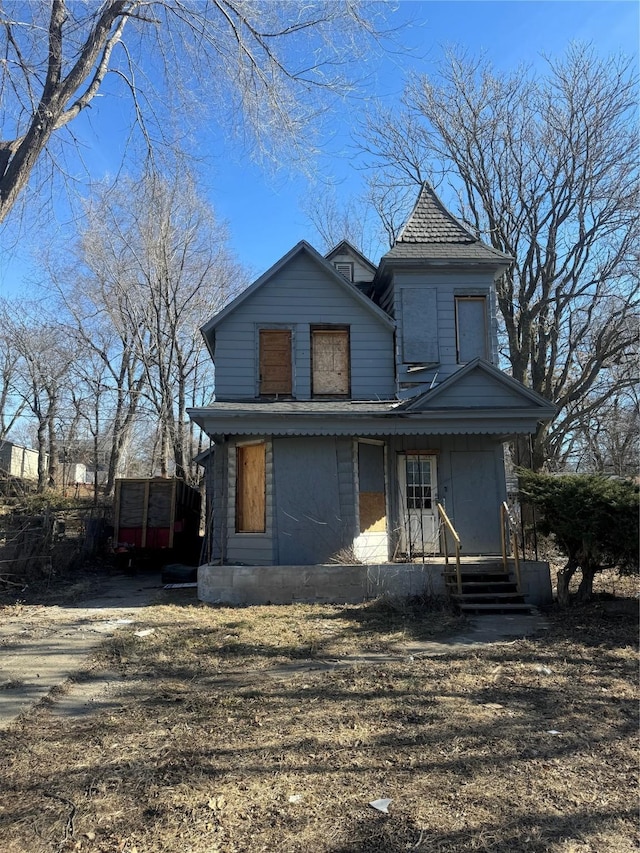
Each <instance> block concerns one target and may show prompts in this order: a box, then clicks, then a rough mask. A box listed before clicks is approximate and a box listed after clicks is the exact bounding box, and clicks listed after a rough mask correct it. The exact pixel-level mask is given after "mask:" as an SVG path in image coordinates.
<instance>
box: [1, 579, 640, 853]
mask: <svg viewBox="0 0 640 853" xmlns="http://www.w3.org/2000/svg"><path fill="white" fill-rule="evenodd" d="M616 583H618V586H617V587H616V595H614V594H613V593H610V592H607V590H606V589H604V588H601V589H600V590H599V591H600V592H603V593H605V595H604V596H603V597H601V598H599V599H598V600H597V601H596V602H595V603H594V604H593V605H591V606H590V607H588V608H581V609H580V610H574V611H569V612H565V613H559V612H555V611H551V612H549V613H548V614H546V624H547V626H548V628H547V630H544V631H540V632H539V633H538V634H536V635H535V636H532V637H529V638H527V639H523V638H521V637H518V636H517V635H516V636H513V637H510V638H505V637H502V638H500V640H499V641H498V642H488V643H487V642H483V643H477V642H476V643H472V642H470V641H469V640H470V631H469V625H468V624H467V623H465V622H461V621H460V620H459V618H458V617H455V616H454V615H452V614H451V613H449V612H448V611H446V610H438V611H435V612H431V613H427V612H425V611H424V610H421V609H419V608H416V609H414V608H410V607H401V606H399V605H397V604H395V603H384V602H383V603H378V604H373V605H371V604H370V605H362V606H359V607H354V606H351V607H317V606H303V605H297V606H292V607H249V608H222V607H220V608H218V607H208V606H203V605H199V604H198V603H197V602H195V600H194V596H193V593H192V592H191V591H185V592H184V593H176V594H174V597H173V598H172V599H170V598H166V597H164V598H163V597H162V595H160V596H159V597H158V595H157V590H153V589H151V588H149V589H146V590H143V589H142V587H141V591H140V598H139V601H138V602H137V603H134V606H124V602H123V601H120V602H118V600H117V599H116V600H115V601H114V602H113V612H112V611H111V610H109V611H106V610H100V608H96V607H95V603H94V607H91V606H87V604H88V603H89V605H90V604H91V599H89V601H88V602H87V600H86V597H87V593H88V592H91V590H85V592H84V594H78V597H79V598H84V599H85V600H84V601H81V602H80V601H79V602H78V606H77V608H76V610H77V617H78V618H77V620H76V623H75V628H76V630H77V628H78V625H80V626H84V627H82V629H81V631H80V633H83V634H85V635H86V636H87V638H88V640H89V641H90V642H91V644H92V646H93V647H94V649H95V650H94V652H93V653H92V655H91V656H90V657H89V658H88V659H84V660H85V662H84V663H82V664H81V666H80V668H79V669H78V661H76V664H75V669H74V671H73V672H72V673H71V677H70V679H69V680H67V681H66V682H65V683H64V684H63V685H62V686H61V687H58V688H57V689H55V690H54V691H53V693H49V694H48V695H47V696H46V697H45V698H44V699H42V700H41V701H40V702H39V703H38V704H37V705H36V706H35V707H33V708H32V709H31V710H29V711H27V712H26V713H24V714H23V715H22V716H20V717H19V719H18V720H17V721H16V722H14V723H13V724H11V725H10V726H9V727H8V728H7V729H6V730H5V731H4V732H0V785H1V788H2V791H1V794H2V796H1V797H0V849H2V850H5V851H7V853H27V851H28V853H40V851H42V852H43V853H44V851H67V850H79V851H93V853H107V851H109V853H111V851H114V853H116V851H119V853H155V851H191V853H205V851H207V853H209V851H229V853H235V851H274V850H278V851H319V853H347V851H353V853H355V852H356V851H381V852H382V851H390V853H394V851H401V850H402V851H405V850H418V851H420V850H424V851H442V853H449V851H452V852H453V851H455V852H456V853H458V851H460V853H462V852H463V851H465V852H466V851H495V853H511V852H512V851H534V853H546V851H551V853H578V851H579V853H604V851H614V853H627V851H632V850H634V851H635V850H637V849H638V838H637V834H636V832H637V804H636V792H637V765H638V761H637V759H638V750H637V746H638V744H637V732H638V719H637V700H638V691H637V646H636V640H637V631H638V625H637V602H635V604H634V599H633V595H635V594H636V593H635V592H634V587H625V588H624V589H623V587H622V586H620V583H619V582H617V581H616ZM621 592H622V593H623V597H621V596H620V593H621ZM636 592H637V590H636ZM96 600H97V601H99V600H100V597H98V598H97V599H96ZM154 601H155V603H153V602H154ZM119 605H122V606H119ZM143 605H144V606H143ZM56 607H58V608H59V609H58V611H57V612H58V615H60V614H61V613H62V612H63V611H66V610H68V608H67V607H66V606H61V605H55V604H54V605H52V606H51V605H49V606H48V607H44V606H42V605H38V604H30V605H21V604H12V605H6V606H5V607H4V608H2V613H1V615H2V624H3V626H4V628H3V633H2V634H0V642H1V643H2V644H3V646H4V647H3V650H2V651H3V660H4V652H5V651H6V649H7V648H8V647H9V646H11V644H14V645H16V646H17V645H19V644H20V643H21V642H30V641H33V642H37V641H38V636H40V640H42V639H43V633H44V639H45V640H46V639H47V637H48V639H49V640H51V639H52V638H53V635H54V634H55V630H56V628H55V625H56V624H57V625H58V627H60V623H59V622H58V623H56V617H55V615H54V611H55V608H56ZM38 610H39V612H38ZM92 614H93V615H92ZM97 614H99V615H97ZM125 614H126V615H125ZM65 618H66V619H68V617H67V616H65ZM128 619H131V620H132V621H125V620H128ZM47 620H49V621H47ZM83 620H88V621H84V622H83ZM114 620H115V621H116V622H117V621H118V620H123V621H121V622H120V623H119V624H117V625H114ZM101 623H102V625H101ZM11 625H12V626H13V628H12V629H11V630H9V629H8V628H7V626H9V627H10V626H11ZM91 626H93V627H91ZM96 627H98V628H100V627H102V629H104V631H105V632H106V633H104V635H103V636H102V637H101V636H98V635H99V631H97V632H96V630H95V629H96ZM25 628H26V629H27V633H26V634H25V633H24V629H25ZM73 628H74V624H73V622H72V623H71V624H70V623H68V621H67V622H65V623H64V625H63V627H62V629H61V630H62V631H68V632H71V631H73ZM5 629H7V630H5ZM47 631H49V632H50V633H49V634H48V635H47ZM29 632H31V633H29ZM471 633H472V632H471ZM452 637H462V638H463V639H464V638H465V637H466V639H467V642H466V643H465V642H463V643H456V642H451V638H452ZM68 638H69V637H67V639H68ZM476 640H477V635H476ZM96 641H97V646H96ZM13 689H16V686H14V687H12V686H11V684H4V689H2V690H0V699H2V698H4V696H6V695H8V694H10V693H11V691H12V690H13ZM385 799H388V800H390V801H391V803H390V804H389V806H388V814H387V813H384V812H381V811H378V810H377V809H376V808H374V807H373V806H371V805H370V803H371V802H375V801H377V800H385Z"/></svg>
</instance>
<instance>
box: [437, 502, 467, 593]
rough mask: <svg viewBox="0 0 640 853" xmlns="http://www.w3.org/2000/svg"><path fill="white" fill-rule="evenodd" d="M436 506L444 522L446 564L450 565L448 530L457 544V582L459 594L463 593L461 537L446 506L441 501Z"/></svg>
mask: <svg viewBox="0 0 640 853" xmlns="http://www.w3.org/2000/svg"><path fill="white" fill-rule="evenodd" d="M436 507H437V509H438V515H439V516H440V518H441V520H442V523H443V524H444V535H443V537H442V538H443V539H444V564H445V566H448V565H449V549H448V547H447V531H449V533H450V534H451V538H452V539H453V542H454V544H455V546H456V582H457V585H458V595H460V594H461V593H462V574H461V570H460V537H459V536H458V534H457V533H456V529H455V527H454V526H453V524H452V523H451V519H450V518H449V516H448V515H447V513H446V512H445V510H444V507H443V506H442V504H441V503H436Z"/></svg>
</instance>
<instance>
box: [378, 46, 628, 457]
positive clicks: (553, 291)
mask: <svg viewBox="0 0 640 853" xmlns="http://www.w3.org/2000/svg"><path fill="white" fill-rule="evenodd" d="M636 99H637V84H636V80H635V79H634V77H633V74H632V69H631V66H630V63H629V62H626V61H624V60H622V59H617V58H613V59H608V60H602V59H599V58H597V57H596V56H595V54H594V53H593V51H592V50H591V49H590V48H584V47H579V46H572V47H570V48H569V49H568V51H567V53H566V56H565V57H564V58H563V59H561V60H559V61H552V60H548V73H547V74H546V75H545V76H540V77H533V76H532V74H531V73H529V72H528V71H527V69H518V70H517V71H516V72H514V73H510V74H497V73H495V72H494V71H493V70H492V69H491V67H490V66H489V65H488V63H486V62H485V61H483V60H478V61H470V60H468V59H467V58H466V57H464V56H463V57H460V56H456V55H451V56H450V57H449V58H448V61H447V62H446V63H445V64H444V65H443V66H442V68H441V71H440V76H439V77H438V78H437V79H427V78H426V77H417V78H415V79H413V80H412V81H411V82H410V84H409V86H408V88H407V90H406V94H405V99H404V106H403V109H402V110H401V111H400V112H399V113H397V114H395V113H394V114H389V113H385V112H379V113H377V114H376V115H375V116H373V117H372V118H371V119H370V121H369V125H368V129H367V133H366V142H365V148H366V150H367V152H368V154H369V155H370V160H371V164H372V165H374V166H375V167H376V172H375V175H374V180H375V182H376V184H377V185H378V186H381V187H383V188H384V187H387V188H389V189H390V191H392V192H393V193H394V195H393V197H394V199H395V198H397V193H398V192H400V193H402V192H403V191H404V192H406V189H407V187H408V186H413V188H414V189H413V192H412V194H413V196H414V197H415V185H416V183H419V182H422V181H423V180H425V179H429V180H431V181H432V182H433V183H435V184H442V183H443V182H448V184H449V186H450V187H451V189H452V190H453V192H454V193H456V194H457V197H458V203H459V214H460V216H461V218H462V219H463V220H464V221H465V222H466V223H467V224H468V225H469V226H470V227H471V228H472V229H474V230H475V232H476V233H478V234H479V235H480V236H481V237H482V238H483V239H485V240H486V241H487V242H488V243H490V244H491V245H493V246H494V247H495V248H497V249H500V250H501V251H502V252H506V253H507V254H509V255H511V256H513V257H514V259H515V261H514V264H513V266H512V267H511V268H510V269H509V270H508V272H507V273H506V274H505V275H504V277H503V278H502V279H501V280H500V282H499V283H498V288H497V290H498V303H499V308H500V311H501V314H502V319H503V330H504V344H505V347H504V351H505V356H506V358H507V359H508V362H509V364H510V366H511V372H512V374H513V376H514V377H515V378H516V379H518V380H520V381H521V382H524V383H525V384H527V385H529V386H530V387H533V388H534V389H535V390H536V391H538V392H540V393H541V394H543V395H544V396H545V397H547V399H550V400H552V401H553V402H555V403H556V404H557V405H558V406H559V407H560V409H561V415H560V417H559V418H558V419H557V420H556V422H555V424H552V425H549V426H544V427H541V428H540V429H539V431H538V434H537V436H536V438H535V442H534V446H533V453H532V457H531V458H529V457H528V454H524V455H521V456H520V458H519V460H518V461H519V462H520V463H521V464H531V465H532V466H533V467H534V468H540V467H541V466H542V465H543V464H545V463H548V464H550V465H551V466H552V467H553V466H554V465H555V464H556V462H557V460H558V459H560V458H561V456H562V447H563V443H564V442H565V437H567V436H570V435H571V433H572V431H573V429H574V428H575V427H576V426H577V425H578V424H579V422H580V420H581V419H582V418H583V416H584V412H581V406H580V405H579V403H580V401H584V400H586V399H587V398H589V401H590V403H589V405H590V407H591V410H592V412H595V411H596V410H597V409H598V406H600V405H604V404H605V403H606V401H607V400H608V399H609V397H610V396H611V394H612V393H613V391H614V389H615V390H616V391H622V390H623V388H624V387H627V386H628V383H629V382H630V381H631V380H630V377H629V375H628V374H622V375H621V374H619V373H616V372H615V371H612V370H611V368H612V367H613V366H615V365H616V364H617V363H619V362H620V360H622V359H624V358H626V357H627V356H628V354H629V352H630V351H631V350H633V348H634V346H635V340H636V331H635V330H636V328H637V312H638V292H639V288H638V268H637V257H636V256H635V255H634V252H637V246H638V241H639V239H640V227H639V226H640V214H639V210H640V208H639V205H638V156H637V132H638V124H637V103H636ZM395 221H397V217H396V219H395Z"/></svg>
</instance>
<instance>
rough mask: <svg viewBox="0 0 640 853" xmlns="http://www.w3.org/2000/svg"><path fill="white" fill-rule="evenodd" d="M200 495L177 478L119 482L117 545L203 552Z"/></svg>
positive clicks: (116, 510)
mask: <svg viewBox="0 0 640 853" xmlns="http://www.w3.org/2000/svg"><path fill="white" fill-rule="evenodd" d="M200 503H201V499H200V492H199V491H198V489H194V488H192V487H191V486H187V484H186V483H184V482H183V481H182V480H178V479H176V478H171V479H168V478H165V477H153V478H145V479H118V480H116V484H115V497H114V537H113V539H114V546H115V547H116V548H118V547H123V546H127V547H129V548H135V549H143V550H155V551H157V550H161V549H162V550H164V549H173V550H174V551H175V552H179V553H180V554H181V555H182V556H183V558H186V557H187V556H188V555H192V554H195V555H196V556H197V554H198V552H199V527H200Z"/></svg>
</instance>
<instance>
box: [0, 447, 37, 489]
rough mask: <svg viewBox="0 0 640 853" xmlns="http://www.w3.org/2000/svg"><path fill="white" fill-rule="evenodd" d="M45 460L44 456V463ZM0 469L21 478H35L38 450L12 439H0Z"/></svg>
mask: <svg viewBox="0 0 640 853" xmlns="http://www.w3.org/2000/svg"><path fill="white" fill-rule="evenodd" d="M47 461H48V458H47V457H46V456H45V465H46V464H47ZM0 470H2V471H4V472H5V473H6V474H9V476H11V477H19V478H20V479H21V480H37V479H38V451H37V450H31V449H30V448H29V447H22V445H20V444H14V443H13V442H12V441H0Z"/></svg>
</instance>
